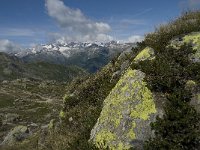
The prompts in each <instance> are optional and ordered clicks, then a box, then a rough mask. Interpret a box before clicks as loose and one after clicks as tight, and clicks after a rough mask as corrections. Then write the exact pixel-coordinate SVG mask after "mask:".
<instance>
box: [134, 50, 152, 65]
mask: <svg viewBox="0 0 200 150" xmlns="http://www.w3.org/2000/svg"><path fill="white" fill-rule="evenodd" d="M152 59H155V56H154V50H153V49H152V48H150V47H146V48H145V49H143V50H142V51H141V52H140V53H139V54H138V55H137V56H136V57H135V59H134V61H135V62H139V61H144V60H152Z"/></svg>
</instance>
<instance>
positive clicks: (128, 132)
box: [90, 69, 160, 150]
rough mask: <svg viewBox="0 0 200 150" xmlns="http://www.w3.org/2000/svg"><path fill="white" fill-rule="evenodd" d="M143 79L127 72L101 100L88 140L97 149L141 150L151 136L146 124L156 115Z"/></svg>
mask: <svg viewBox="0 0 200 150" xmlns="http://www.w3.org/2000/svg"><path fill="white" fill-rule="evenodd" d="M144 77H145V74H144V73H143V72H141V71H138V70H131V69H128V70H127V72H126V73H125V74H124V76H122V77H121V79H120V80H119V82H118V83H117V84H116V86H115V87H114V88H113V90H112V91H111V92H110V94H109V96H108V97H107V98H106V99H105V101H104V106H103V109H102V112H101V114H100V117H99V118H98V121H97V123H96V125H95V126H94V128H93V130H92V131H91V137H90V141H92V142H93V143H94V144H95V145H96V146H97V147H98V148H99V149H105V148H107V147H108V148H109V149H113V150H117V149H119V150H122V149H129V148H131V147H134V148H137V149H142V145H143V142H144V141H145V140H146V139H148V138H149V137H151V136H152V135H153V134H152V131H151V127H150V123H151V122H153V121H155V118H156V116H157V115H158V112H160V111H157V109H156V104H155V100H154V96H153V93H151V91H150V90H149V89H148V88H147V87H146V82H145V81H144Z"/></svg>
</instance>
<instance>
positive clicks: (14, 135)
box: [1, 125, 31, 146]
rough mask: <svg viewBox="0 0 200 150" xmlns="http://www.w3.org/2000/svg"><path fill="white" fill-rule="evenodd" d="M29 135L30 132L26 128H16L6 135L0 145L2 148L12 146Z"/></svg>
mask: <svg viewBox="0 0 200 150" xmlns="http://www.w3.org/2000/svg"><path fill="white" fill-rule="evenodd" d="M30 135H31V132H30V130H29V129H28V127H26V126H21V125H19V126H16V127H15V128H13V129H12V130H11V131H10V132H9V133H8V135H7V136H6V137H5V139H4V141H3V142H2V143H1V145H2V146H4V145H9V146H11V145H14V144H16V143H17V142H20V141H23V140H24V139H26V138H27V137H29V136H30Z"/></svg>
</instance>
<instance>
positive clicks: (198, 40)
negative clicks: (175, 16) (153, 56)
mask: <svg viewBox="0 0 200 150" xmlns="http://www.w3.org/2000/svg"><path fill="white" fill-rule="evenodd" d="M183 44H191V45H192V47H193V49H194V50H195V51H196V52H195V53H194V54H192V55H191V56H190V59H191V60H192V61H193V62H200V32H192V33H190V34H187V35H182V36H179V37H176V38H174V39H173V40H171V41H170V43H169V45H168V46H172V47H174V48H177V49H179V48H180V46H182V45H183Z"/></svg>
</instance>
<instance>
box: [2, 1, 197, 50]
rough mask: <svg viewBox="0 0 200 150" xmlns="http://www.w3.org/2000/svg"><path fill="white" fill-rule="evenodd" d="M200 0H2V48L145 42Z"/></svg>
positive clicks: (194, 7) (195, 5) (195, 6)
mask: <svg viewBox="0 0 200 150" xmlns="http://www.w3.org/2000/svg"><path fill="white" fill-rule="evenodd" d="M198 8H200V0H0V49H1V50H3V51H4V50H6V49H13V50H15V49H17V48H19V47H31V46H34V45H36V44H45V43H50V42H70V41H74V42H76V41H80V42H94V41H100V42H107V41H110V40H119V41H122V42H136V41H140V40H141V39H142V38H143V37H144V35H145V34H146V33H148V32H152V31H154V29H155V27H156V26H158V25H160V24H164V23H167V22H168V21H170V20H172V19H175V18H177V17H178V16H180V14H181V13H182V12H183V11H186V10H191V9H198Z"/></svg>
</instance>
